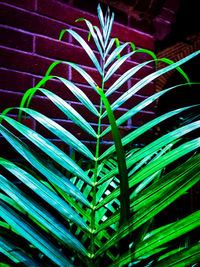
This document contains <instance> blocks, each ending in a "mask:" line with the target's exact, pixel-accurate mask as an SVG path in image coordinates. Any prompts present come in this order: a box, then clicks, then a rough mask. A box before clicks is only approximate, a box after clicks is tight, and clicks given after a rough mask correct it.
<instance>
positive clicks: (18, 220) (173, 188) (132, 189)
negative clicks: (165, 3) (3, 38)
mask: <svg viewBox="0 0 200 267" xmlns="http://www.w3.org/2000/svg"><path fill="white" fill-rule="evenodd" d="M98 17H99V21H100V26H101V28H100V29H99V28H98V27H97V26H93V25H92V24H91V23H90V22H89V21H88V20H85V19H79V20H78V21H83V22H84V23H86V24H87V26H88V29H89V32H90V34H89V38H93V40H94V42H95V44H96V46H97V49H98V51H99V54H100V57H101V62H99V61H98V60H97V58H96V56H95V54H94V53H93V51H92V49H91V48H90V47H89V45H88V44H87V43H86V42H85V41H84V40H83V39H82V37H81V36H79V35H78V34H77V33H76V32H74V31H73V30H63V31H62V32H61V35H60V39H61V38H62V36H63V35H64V34H65V32H68V33H70V34H71V35H72V36H73V38H75V39H76V41H78V42H79V43H80V44H81V45H82V47H83V48H84V49H85V52H86V53H87V54H88V56H89V57H90V59H91V60H92V62H93V63H94V65H95V67H96V69H97V70H98V71H99V73H100V75H101V77H102V84H96V82H95V81H94V80H93V79H92V78H91V77H90V76H89V74H88V73H86V72H85V71H84V70H83V69H82V68H81V67H80V66H78V65H76V64H74V63H72V62H63V61H56V62H54V63H53V64H52V65H51V66H50V68H49V69H48V71H47V73H46V75H45V77H44V78H43V79H42V80H41V81H40V82H39V83H38V84H37V85H36V86H35V87H34V88H31V89H29V90H28V91H27V92H26V93H25V94H24V96H23V99H22V101H21V105H20V107H17V108H15V109H17V110H18V111H19V121H16V120H14V119H12V118H11V117H10V116H9V115H8V114H9V111H10V110H11V109H13V108H8V109H6V110H5V111H4V112H3V113H2V114H1V124H0V133H1V135H3V136H4V138H5V139H6V140H7V141H8V142H9V143H10V145H11V146H12V147H13V148H14V149H15V150H16V151H17V152H18V153H19V154H20V155H21V156H22V157H23V158H24V159H25V160H26V161H27V162H28V165H27V166H26V165H19V164H16V163H14V162H12V161H10V160H8V159H5V158H2V157H1V158H0V165H1V166H2V167H3V168H2V169H3V170H4V172H2V174H0V188H1V193H0V197H1V199H0V211H1V217H2V220H1V221H0V227H1V233H2V235H1V237H0V251H1V253H3V254H4V255H5V256H6V257H7V258H9V259H10V261H12V262H13V263H15V264H24V265H25V266H40V265H42V266H54V265H55V264H56V265H58V266H102V265H103V264H105V266H124V265H127V264H130V265H129V266H132V265H136V266H191V265H192V264H194V265H195V264H196V263H198V262H199V261H200V252H199V251H200V243H198V242H197V243H191V245H188V243H187V242H182V239H180V238H181V237H183V241H184V240H185V234H187V233H189V232H190V231H192V230H194V229H196V228H197V227H199V226H200V211H196V212H194V213H192V214H190V215H188V216H186V217H185V218H181V219H179V220H176V221H174V222H171V223H170V224H164V225H162V226H159V227H156V226H155V224H154V218H156V216H158V215H159V213H160V212H162V211H163V210H164V209H165V208H166V207H168V206H169V205H170V204H171V203H173V202H174V201H175V200H176V199H178V198H179V197H180V196H181V195H183V194H184V193H185V192H186V191H187V190H189V189H190V188H191V187H192V186H193V185H194V184H195V183H197V182H198V181H199V180H200V168H199V166H200V164H199V162H200V161H199V159H200V154H199V153H198V148H199V146H200V138H199V137H194V138H191V139H190V140H186V141H185V140H184V139H182V137H184V136H185V135H186V134H188V133H190V132H193V131H195V130H196V129H198V128H199V127H200V122H199V121H198V120H192V121H190V122H189V123H188V124H186V125H184V126H180V127H178V128H177V129H175V130H172V131H170V132H168V133H166V134H165V135H163V136H161V137H159V138H156V139H155V140H154V141H152V142H148V140H147V143H146V144H145V145H144V146H142V147H140V146H134V145H133V144H134V141H135V140H136V139H137V138H138V137H140V136H141V135H142V134H144V133H145V132H147V131H148V130H150V129H152V128H153V127H155V126H157V125H158V124H159V123H161V122H163V121H165V120H167V119H169V118H171V117H173V116H175V115H177V114H181V113H182V112H184V111H185V110H189V109H191V108H192V107H183V108H179V109H176V110H173V111H170V112H168V113H166V114H163V115H161V116H159V117H157V118H155V119H153V120H152V121H149V122H148V123H146V124H144V125H143V126H141V127H139V128H137V129H135V130H134V131H132V132H130V133H128V134H127V135H126V136H125V137H123V138H121V136H120V131H119V127H120V126H121V125H122V124H123V123H124V122H125V121H127V120H128V119H129V118H131V117H132V116H134V115H135V114H136V113H138V112H139V111H141V110H142V109H144V108H145V107H146V106H148V105H149V104H151V103H152V102H153V101H155V100H157V99H158V98H159V97H160V96H161V95H163V94H165V93H166V92H168V91H170V90H173V89H174V88H176V87H179V86H182V84H180V85H175V86H173V87H171V88H168V89H165V90H163V91H161V92H159V93H155V94H154V95H152V96H150V97H148V98H147V99H145V100H143V101H142V102H141V103H139V104H138V105H137V106H135V107H132V108H131V109H130V110H129V111H128V112H126V113H125V114H124V115H122V116H121V117H120V118H118V119H117V120H116V119H115V115H114V111H115V110H117V108H119V107H120V106H121V105H123V104H124V103H125V102H126V101H127V100H128V99H130V98H131V97H132V96H133V95H134V94H135V93H137V92H138V91H139V90H140V89H142V88H143V87H144V86H145V85H146V84H148V83H149V82H151V81H153V80H154V79H156V78H157V77H159V76H161V75H162V74H164V73H166V72H167V71H170V70H172V69H177V71H179V72H180V73H181V74H182V75H183V76H184V77H185V78H186V83H187V84H191V83H190V81H189V79H188V77H187V75H186V74H185V73H184V71H183V70H182V69H181V68H180V66H181V64H183V63H184V62H187V61H188V60H190V59H191V58H193V57H195V56H196V55H198V54H199V51H197V52H195V53H193V54H191V55H190V56H187V57H186V58H184V59H182V60H180V61H178V62H176V63H173V62H172V61H170V60H168V59H157V58H156V56H155V55H154V53H153V52H150V51H147V50H144V49H139V50H136V49H135V46H134V45H133V44H130V43H125V44H122V45H120V44H119V42H118V40H117V39H116V38H110V33H111V30H112V24H113V21H114V14H113V13H112V14H110V12H109V10H108V11H107V13H106V15H105V16H104V15H103V12H102V10H101V8H100V6H98ZM115 43H117V46H116V48H115V49H114V50H113V51H112V52H110V51H111V48H113V47H114V46H115ZM128 45H131V47H132V50H133V51H132V52H130V53H128V54H125V55H123V56H120V53H121V52H122V50H123V49H124V48H125V47H126V46H128ZM137 52H144V53H148V54H150V55H151V56H152V60H149V61H146V62H144V63H140V64H138V65H137V66H135V67H133V68H131V69H130V70H128V71H126V72H125V73H124V74H123V75H121V76H120V77H119V78H118V80H117V81H116V82H115V83H114V84H113V85H112V86H111V87H110V88H108V89H107V90H105V88H104V84H105V82H106V81H107V80H108V79H109V78H110V77H112V75H113V74H114V73H115V72H116V71H117V69H118V68H119V67H120V66H121V65H122V64H123V63H124V62H125V61H126V60H127V59H128V57H130V56H132V55H134V54H135V53H137ZM159 60H160V61H163V62H165V63H167V66H166V67H164V68H162V69H159V70H157V69H155V71H154V72H153V73H151V74H149V75H147V76H146V77H144V78H142V79H141V80H140V81H138V83H136V84H135V85H134V86H132V87H130V88H128V89H127V91H126V92H125V93H123V94H122V95H121V96H120V97H119V98H118V99H117V100H115V101H114V102H113V103H110V101H109V96H110V95H111V94H112V93H113V92H115V91H116V90H117V89H118V88H119V87H120V86H121V85H122V84H123V83H125V82H126V81H127V80H128V79H130V78H131V77H132V76H133V75H134V74H135V73H136V72H137V71H139V69H141V68H142V67H144V66H145V65H147V64H150V63H152V62H154V63H155V66H156V65H157V64H156V63H157V61H159ZM60 63H64V64H66V65H69V66H71V67H72V68H74V69H75V70H76V71H77V72H79V74H80V75H82V77H83V78H85V80H86V81H87V82H88V84H89V85H90V86H91V88H92V89H93V90H94V94H97V95H98V96H99V107H98V108H97V107H96V106H95V105H94V104H93V103H92V102H91V100H90V99H89V98H88V97H87V95H86V94H85V93H84V92H83V91H82V90H80V89H79V88H78V87H77V86H76V85H75V84H73V83H72V82H71V81H69V80H67V79H65V78H63V77H59V76H54V75H51V71H52V69H53V68H54V67H55V66H56V65H57V64H60ZM50 79H58V80H59V81H61V82H62V83H63V84H65V85H66V87H67V88H68V89H69V90H70V91H71V92H72V93H73V94H74V95H75V96H76V97H77V98H78V99H79V101H80V102H81V103H82V104H83V105H84V106H85V107H86V108H87V109H88V112H91V113H92V114H93V115H95V116H96V119H97V122H98V129H97V130H94V129H93V128H92V126H91V125H90V124H89V123H88V122H87V121H86V120H85V119H84V118H83V117H82V116H81V115H80V114H79V113H78V112H77V111H76V110H75V109H74V108H73V107H71V106H70V105H69V104H68V103H66V102H65V101H64V100H63V99H62V98H60V97H59V96H57V95H56V94H54V93H52V92H51V91H49V90H47V89H45V83H46V82H47V81H48V80H50ZM36 92H40V93H42V94H44V95H45V96H46V97H48V98H49V99H50V100H51V101H52V103H53V104H54V105H55V106H56V107H57V108H58V109H59V110H60V111H61V112H63V113H64V114H65V116H67V117H68V118H70V119H71V120H72V121H73V122H74V123H75V124H77V125H78V126H79V127H81V128H82V129H83V130H84V131H86V132H87V133H88V134H89V135H90V136H91V137H92V138H93V139H95V141H96V149H95V151H94V152H93V151H91V150H90V149H89V148H88V147H87V146H86V145H85V144H84V143H82V142H81V141H80V140H78V139H77V138H76V137H75V136H73V135H72V134H71V133H70V131H68V129H64V128H63V127H62V126H61V125H59V124H58V123H57V122H56V121H54V120H52V119H50V118H48V117H47V116H45V115H43V114H41V113H39V112H38V111H36V110H33V109H30V108H29V104H30V101H31V99H32V97H33V95H34V94H35V93H36ZM23 114H26V115H28V116H30V117H32V118H33V119H34V120H36V121H37V122H39V123H40V124H41V125H43V126H44V127H45V128H47V130H49V131H51V132H52V133H54V134H55V135H56V136H57V137H58V138H60V140H62V141H63V142H65V143H66V144H68V145H69V146H70V147H72V148H73V149H74V151H76V153H77V154H78V155H82V156H81V160H77V158H76V157H74V156H73V155H74V154H73V155H72V156H71V157H70V156H69V155H67V154H66V153H64V152H63V151H62V150H61V149H59V148H58V147H56V146H55V145H54V144H53V143H52V142H50V141H49V140H48V139H47V138H45V137H43V136H42V135H40V134H39V133H37V132H35V131H33V130H31V129H29V128H28V127H26V126H25V125H23V124H22V123H21V122H20V118H21V117H22V115H23ZM105 117H107V118H108V120H109V123H110V126H109V127H108V128H106V129H104V130H102V127H101V125H102V119H103V118H105ZM5 122H6V125H5ZM10 126H12V128H14V130H15V132H16V131H18V132H19V133H20V134H21V135H22V136H23V137H25V138H26V139H28V140H29V141H30V142H29V143H32V144H33V145H34V146H31V145H29V144H27V143H26V142H25V140H24V139H23V138H19V137H17V136H16V134H15V132H14V133H13V132H12V131H11V130H10ZM107 133H112V136H113V145H112V146H111V147H109V148H108V149H107V150H106V151H104V152H101V150H100V146H101V142H100V141H101V138H103V137H104V136H105V135H106V134H107ZM186 156H187V157H186ZM179 159H183V160H182V162H181V164H177V160H179ZM174 163H176V164H174ZM30 166H31V167H30ZM168 166H170V168H168ZM10 175H12V176H14V177H15V179H18V180H19V181H20V182H21V184H20V185H22V186H18V184H17V183H12V181H11V180H10V179H9V177H10ZM177 240H178V241H179V242H178V241H177ZM180 240H181V241H180ZM4 263H5V262H4ZM2 264H3V263H2Z"/></svg>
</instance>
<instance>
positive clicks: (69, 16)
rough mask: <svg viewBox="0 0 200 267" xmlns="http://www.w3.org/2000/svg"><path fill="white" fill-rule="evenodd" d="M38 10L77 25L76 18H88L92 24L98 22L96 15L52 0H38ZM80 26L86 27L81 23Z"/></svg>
mask: <svg viewBox="0 0 200 267" xmlns="http://www.w3.org/2000/svg"><path fill="white" fill-rule="evenodd" d="M38 11H39V12H40V13H42V14H45V15H48V16H49V17H52V18H56V19H58V20H61V21H64V22H67V23H70V24H72V25H78V23H77V22H75V21H76V20H77V19H78V18H85V19H88V20H89V21H90V22H91V23H92V24H93V25H97V24H98V19H97V16H94V15H92V14H90V13H88V12H85V11H83V10H79V9H77V8H74V7H71V6H68V5H66V4H64V3H60V2H58V1H54V0H52V1H48V0H38ZM81 28H85V29H87V25H86V24H84V23H82V26H81Z"/></svg>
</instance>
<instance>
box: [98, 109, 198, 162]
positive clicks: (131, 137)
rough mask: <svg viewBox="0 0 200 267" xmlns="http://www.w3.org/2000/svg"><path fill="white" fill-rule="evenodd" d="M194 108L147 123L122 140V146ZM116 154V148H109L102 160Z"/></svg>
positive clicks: (175, 111) (172, 112)
mask: <svg viewBox="0 0 200 267" xmlns="http://www.w3.org/2000/svg"><path fill="white" fill-rule="evenodd" d="M192 107H194V106H189V107H185V108H179V109H176V110H173V111H170V112H167V113H165V114H163V115H161V116H159V117H156V118H155V119H153V120H151V121H150V122H147V123H146V124H144V125H142V126H141V127H139V128H137V129H136V130H134V131H132V132H131V133H130V134H128V135H126V136H125V137H124V138H122V145H123V146H125V145H127V144H129V143H130V142H132V141H133V140H134V139H136V138H137V137H138V136H140V135H142V134H143V133H145V132H146V131H148V130H149V129H151V128H153V127H154V126H156V125H158V124H159V123H161V122H163V121H164V120H166V119H169V118H171V117H173V116H175V115H177V114H179V113H181V112H183V111H185V110H187V109H190V108H192ZM114 152H115V146H114V145H113V146H111V147H109V148H108V149H107V150H106V151H105V152H104V153H103V154H102V155H101V156H100V160H102V159H104V158H105V157H107V156H108V155H110V154H112V153H114Z"/></svg>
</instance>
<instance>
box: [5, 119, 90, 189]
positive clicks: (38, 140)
mask: <svg viewBox="0 0 200 267" xmlns="http://www.w3.org/2000/svg"><path fill="white" fill-rule="evenodd" d="M4 120H5V121H7V122H8V123H9V124H10V125H12V126H13V127H14V128H15V129H16V130H17V131H19V132H20V133H21V134H22V135H24V136H25V137H26V138H27V139H29V140H30V141H31V142H32V143H33V144H35V145H36V146H37V147H38V148H39V149H41V150H42V151H43V152H44V153H45V154H47V156H49V157H50V158H52V159H53V160H54V161H55V162H57V163H58V164H59V165H61V166H62V167H64V168H65V169H66V170H68V171H70V172H71V173H73V174H75V175H77V176H78V177H80V178H81V179H83V180H84V181H85V182H86V183H88V184H92V181H91V180H90V178H89V177H88V176H87V175H86V174H85V172H84V171H83V170H82V169H81V168H80V167H79V166H78V165H77V164H76V163H75V162H74V161H73V160H72V159H71V158H70V157H69V156H67V155H66V154H65V153H64V152H63V151H62V150H60V149H59V148H58V147H57V146H55V145H54V144H53V143H51V142H50V141H48V140H47V139H45V138H44V137H43V136H42V135H40V134H38V133H36V132H35V131H33V130H31V129H30V128H28V127H26V126H24V125H23V124H21V123H19V122H17V121H15V120H13V119H11V118H9V117H6V116H5V117H4ZM0 132H2V134H3V128H2V125H0ZM4 132H5V131H4Z"/></svg>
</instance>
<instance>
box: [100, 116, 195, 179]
mask: <svg viewBox="0 0 200 267" xmlns="http://www.w3.org/2000/svg"><path fill="white" fill-rule="evenodd" d="M199 127H200V121H195V122H193V123H191V124H188V125H185V126H183V127H180V128H178V129H176V130H174V131H172V132H169V133H168V134H165V135H164V136H161V137H160V138H158V139H157V140H155V141H153V142H151V143H150V144H148V145H146V146H145V147H144V148H142V149H140V150H139V151H137V152H136V153H134V155H133V156H130V157H129V158H128V159H127V162H126V163H127V167H128V168H129V167H131V166H133V165H134V164H135V163H136V162H138V161H139V160H141V159H143V158H144V157H146V156H148V155H149V154H152V153H155V152H157V151H158V150H159V149H161V148H163V147H164V146H165V145H167V144H169V143H171V142H173V141H175V140H176V139H178V138H180V137H181V136H183V135H184V134H187V133H189V132H191V131H193V130H195V129H198V128H199ZM170 153H173V152H170ZM179 156H180V155H179ZM163 157H164V156H163ZM116 173H117V168H115V169H113V170H112V171H111V172H110V173H109V174H108V175H105V176H104V177H103V178H102V179H101V180H99V184H101V183H102V182H103V181H106V180H107V179H110V178H111V177H112V176H113V175H115V174H116ZM129 181H130V180H129ZM135 181H136V180H135Z"/></svg>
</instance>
